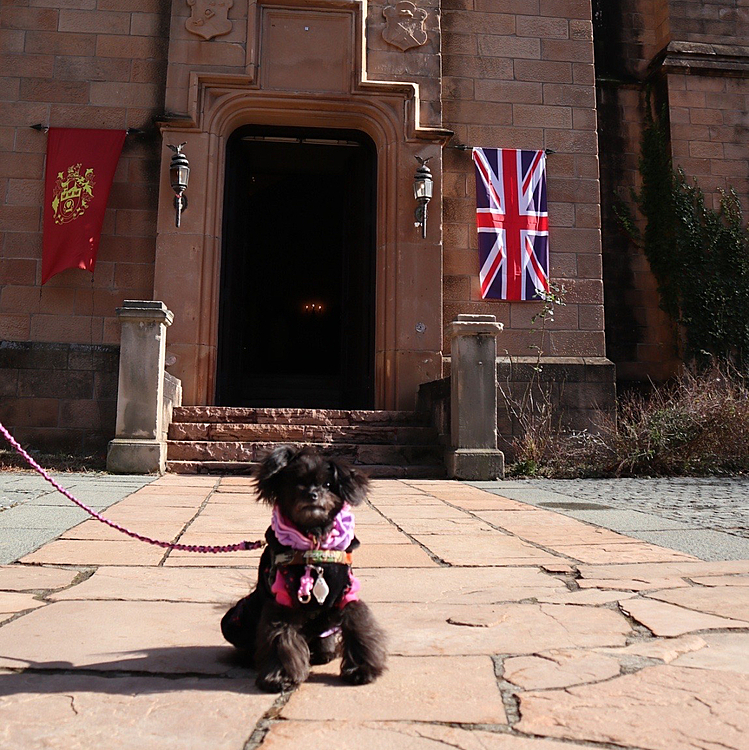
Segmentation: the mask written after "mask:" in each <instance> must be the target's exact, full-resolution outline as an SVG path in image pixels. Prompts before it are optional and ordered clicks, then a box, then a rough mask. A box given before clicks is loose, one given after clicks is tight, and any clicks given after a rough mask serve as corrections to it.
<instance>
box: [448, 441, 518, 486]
mask: <svg viewBox="0 0 749 750" xmlns="http://www.w3.org/2000/svg"><path fill="white" fill-rule="evenodd" d="M445 466H446V467H447V475H448V477H450V479H465V480H471V481H475V482H478V481H489V480H492V479H503V478H504V475H505V454H504V453H502V451H500V450H496V449H491V448H457V449H450V450H447V451H445Z"/></svg>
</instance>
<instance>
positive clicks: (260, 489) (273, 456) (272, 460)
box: [254, 445, 297, 505]
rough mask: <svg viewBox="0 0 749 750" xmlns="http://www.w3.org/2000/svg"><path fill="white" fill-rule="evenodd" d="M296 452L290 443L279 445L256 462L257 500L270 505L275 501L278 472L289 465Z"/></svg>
mask: <svg viewBox="0 0 749 750" xmlns="http://www.w3.org/2000/svg"><path fill="white" fill-rule="evenodd" d="M296 453H297V451H296V450H295V449H294V448H292V447H291V446H290V445H280V446H278V448H274V449H273V450H272V451H271V452H270V453H268V455H267V456H265V458H263V460H262V461H261V462H260V463H259V464H258V466H257V468H256V469H255V472H254V476H255V484H256V486H257V495H258V500H263V501H265V502H266V503H270V504H271V505H272V504H273V503H275V502H276V499H277V480H278V473H279V472H280V471H281V470H282V469H285V468H286V467H287V466H288V465H289V462H290V461H291V459H292V458H293V457H294V456H295V455H296Z"/></svg>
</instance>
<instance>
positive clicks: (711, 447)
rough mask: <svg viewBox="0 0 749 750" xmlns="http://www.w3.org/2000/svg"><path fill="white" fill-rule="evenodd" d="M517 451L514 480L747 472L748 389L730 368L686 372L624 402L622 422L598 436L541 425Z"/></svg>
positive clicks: (606, 426) (611, 422) (620, 411)
mask: <svg viewBox="0 0 749 750" xmlns="http://www.w3.org/2000/svg"><path fill="white" fill-rule="evenodd" d="M529 426H531V427H533V423H532V422H529ZM540 446H543V450H542V451H539V447H540ZM513 447H514V449H515V456H516V461H515V463H514V464H513V465H512V466H511V467H510V471H511V473H513V474H515V475H525V476H527V475H536V476H549V477H552V476H553V477H581V476H590V477H605V476H610V477H611V476H614V477H615V476H685V475H693V476H706V475H716V474H740V473H744V472H747V471H749V384H748V383H747V379H746V377H745V376H743V375H741V374H740V373H738V372H737V371H736V370H734V369H732V368H730V367H727V366H722V367H721V366H717V365H714V366H713V367H712V368H711V369H709V370H706V371H703V372H701V373H694V372H689V371H687V372H685V373H684V374H683V375H681V376H680V377H679V378H678V379H677V380H675V381H674V382H673V383H671V384H669V385H667V386H661V387H659V388H655V389H654V390H653V392H652V393H651V394H649V395H648V396H643V395H639V394H632V395H629V396H626V397H624V398H622V399H621V400H620V403H619V406H618V413H617V417H616V420H615V421H614V420H608V421H607V420H605V419H604V420H603V427H602V429H601V430H600V432H598V433H597V434H592V433H588V432H583V433H564V432H559V431H557V432H556V433H554V434H553V435H552V436H551V437H550V436H549V428H548V424H546V425H537V426H536V428H534V429H532V430H531V433H530V434H528V433H526V434H525V435H524V436H523V437H522V438H521V439H519V440H517V441H516V442H515V444H514V446H513Z"/></svg>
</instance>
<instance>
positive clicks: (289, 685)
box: [255, 671, 299, 693]
mask: <svg viewBox="0 0 749 750" xmlns="http://www.w3.org/2000/svg"><path fill="white" fill-rule="evenodd" d="M255 684H256V685H257V686H258V688H260V690H262V691H263V692H265V693H286V692H288V691H289V690H293V689H294V688H295V687H296V686H297V685H298V684H299V683H297V682H294V681H293V680H292V679H290V678H289V677H288V675H286V674H284V673H283V672H282V671H273V672H269V673H268V674H259V675H258V676H257V678H256V679H255Z"/></svg>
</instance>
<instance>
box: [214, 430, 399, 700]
mask: <svg viewBox="0 0 749 750" xmlns="http://www.w3.org/2000/svg"><path fill="white" fill-rule="evenodd" d="M255 481H256V484H257V492H258V500H261V501H264V502H266V503H268V504H269V505H272V506H273V514H272V522H271V526H270V527H269V528H268V530H267V531H266V533H265V538H266V540H267V542H268V546H267V547H266V548H265V550H264V551H263V554H262V557H261V558H260V568H259V571H258V582H257V586H256V587H255V589H254V590H253V591H252V593H251V594H250V595H249V596H246V597H244V598H243V599H240V601H238V602H237V603H236V604H235V605H234V606H233V607H232V608H231V609H230V610H229V611H228V612H227V613H226V614H225V615H224V617H223V619H222V621H221V631H222V633H223V634H224V637H225V638H226V640H227V641H229V642H230V643H231V644H233V645H234V646H236V647H237V648H240V649H243V650H246V651H247V652H248V653H250V654H251V655H252V656H253V658H254V664H255V667H256V668H257V669H258V672H259V673H258V676H257V680H256V683H257V686H258V687H259V688H261V689H262V690H266V691H268V692H276V693H277V692H281V691H283V690H288V689H290V688H293V687H295V686H296V685H299V684H300V683H301V682H304V680H306V679H307V676H308V675H309V666H310V664H325V663H327V662H329V661H331V660H332V659H333V658H335V657H336V656H337V655H338V654H339V638H338V635H339V633H340V655H341V656H342V663H341V678H342V679H343V680H345V681H346V682H349V683H351V684H354V685H361V684H364V683H367V682H372V681H373V680H374V679H376V678H377V677H378V676H379V675H381V674H382V672H383V671H384V670H385V661H386V656H385V638H384V633H383V631H382V630H381V629H380V627H379V625H378V624H377V622H376V621H375V619H374V617H373V616H372V613H371V612H370V610H369V608H368V607H367V605H366V604H364V602H362V601H359V599H358V596H357V595H356V592H357V591H358V588H359V582H358V581H357V580H356V578H354V576H353V574H352V573H351V552H352V551H353V550H354V549H356V548H357V547H358V546H359V540H358V539H357V538H356V537H355V536H354V534H353V529H354V524H353V515H352V514H351V512H350V510H349V506H351V505H358V504H359V503H361V502H362V501H363V500H364V498H365V497H366V494H367V489H368V485H369V480H368V479H367V477H366V476H364V475H363V474H361V473H360V472H358V471H357V470H356V469H353V468H351V467H349V466H347V465H346V464H345V463H343V462H341V461H338V460H335V459H327V458H324V457H322V456H320V455H319V454H318V453H317V452H316V451H314V450H313V449H310V448H303V449H301V450H296V449H294V448H292V447H291V446H287V445H284V446H280V447H279V448H276V449H275V450H274V451H272V452H271V453H269V454H268V455H267V456H266V457H265V459H264V460H263V461H262V462H261V463H260V466H259V468H258V469H257V471H256V473H255Z"/></svg>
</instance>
